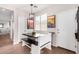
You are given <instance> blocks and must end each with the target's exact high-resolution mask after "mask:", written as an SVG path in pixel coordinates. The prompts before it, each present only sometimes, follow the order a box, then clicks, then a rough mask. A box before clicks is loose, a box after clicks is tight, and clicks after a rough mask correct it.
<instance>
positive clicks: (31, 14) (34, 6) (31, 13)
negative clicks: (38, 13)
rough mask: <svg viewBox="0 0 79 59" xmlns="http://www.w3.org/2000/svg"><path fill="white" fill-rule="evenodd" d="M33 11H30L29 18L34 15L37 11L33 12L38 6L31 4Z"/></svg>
mask: <svg viewBox="0 0 79 59" xmlns="http://www.w3.org/2000/svg"><path fill="white" fill-rule="evenodd" d="M30 6H31V12H30V13H29V18H32V17H34V15H35V13H33V8H38V7H37V6H36V5H33V4H30Z"/></svg>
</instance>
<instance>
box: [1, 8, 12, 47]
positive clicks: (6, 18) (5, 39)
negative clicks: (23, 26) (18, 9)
mask: <svg viewBox="0 0 79 59" xmlns="http://www.w3.org/2000/svg"><path fill="white" fill-rule="evenodd" d="M12 18H13V11H11V10H9V9H6V8H2V7H0V48H1V47H4V46H6V45H10V44H12V43H13V42H12Z"/></svg>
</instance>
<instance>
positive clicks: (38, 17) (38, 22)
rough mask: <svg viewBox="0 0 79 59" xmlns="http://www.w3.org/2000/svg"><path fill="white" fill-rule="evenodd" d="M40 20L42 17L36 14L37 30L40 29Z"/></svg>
mask: <svg viewBox="0 0 79 59" xmlns="http://www.w3.org/2000/svg"><path fill="white" fill-rule="evenodd" d="M40 21H41V17H40V16H36V17H35V30H40Z"/></svg>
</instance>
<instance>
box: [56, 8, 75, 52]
mask: <svg viewBox="0 0 79 59" xmlns="http://www.w3.org/2000/svg"><path fill="white" fill-rule="evenodd" d="M75 15H76V10H75V9H72V10H67V11H63V12H60V13H58V14H57V16H56V21H57V22H56V23H57V45H58V46H60V47H63V48H66V49H69V50H72V51H76V47H75V46H76V39H75V35H74V33H75V27H76V24H75Z"/></svg>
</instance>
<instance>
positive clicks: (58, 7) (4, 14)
mask: <svg viewBox="0 0 79 59" xmlns="http://www.w3.org/2000/svg"><path fill="white" fill-rule="evenodd" d="M34 5H36V6H38V8H33V12H34V13H38V12H40V11H43V10H47V9H50V10H52V11H54V12H56V11H59V12H60V11H62V10H66V9H70V8H75V7H77V6H78V5H76V4H34ZM2 9H6V11H2ZM14 9H18V10H21V11H23V12H26V13H30V12H31V6H30V4H0V20H2V19H7V18H8V19H9V18H10V17H9V15H10V13H11V10H14ZM50 10H49V11H50Z"/></svg>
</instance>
